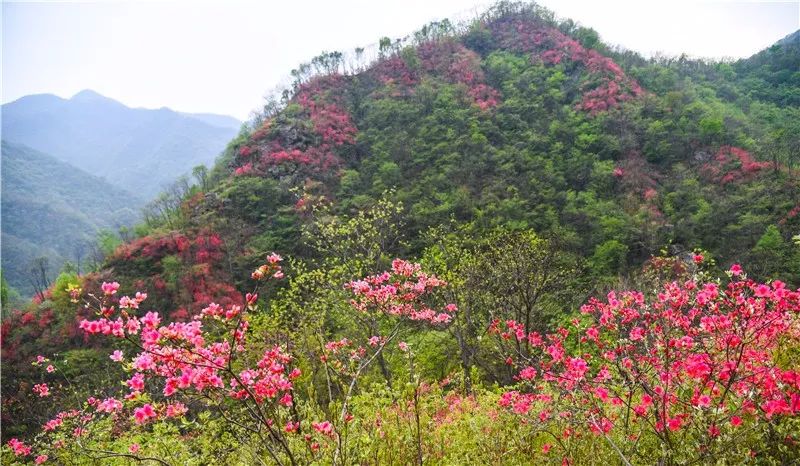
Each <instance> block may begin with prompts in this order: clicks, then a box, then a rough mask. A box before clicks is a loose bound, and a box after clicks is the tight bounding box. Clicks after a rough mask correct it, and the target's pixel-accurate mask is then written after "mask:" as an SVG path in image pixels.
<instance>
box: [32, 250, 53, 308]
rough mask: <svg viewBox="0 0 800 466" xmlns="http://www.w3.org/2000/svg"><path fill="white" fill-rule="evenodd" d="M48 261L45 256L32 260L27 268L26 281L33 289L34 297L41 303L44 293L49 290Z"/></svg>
mask: <svg viewBox="0 0 800 466" xmlns="http://www.w3.org/2000/svg"><path fill="white" fill-rule="evenodd" d="M51 274H52V270H50V259H49V258H47V257H46V256H42V257H37V258H36V259H34V260H32V261H31V263H30V265H29V267H28V281H29V282H30V284H31V286H32V287H33V291H34V293H35V296H37V297H38V298H39V299H40V300H41V301H44V299H45V291H47V289H48V288H50V276H51Z"/></svg>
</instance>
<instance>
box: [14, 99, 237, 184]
mask: <svg viewBox="0 0 800 466" xmlns="http://www.w3.org/2000/svg"><path fill="white" fill-rule="evenodd" d="M2 116H3V122H2V130H3V139H4V140H6V141H10V142H13V143H18V144H24V145H26V146H28V147H31V148H33V149H36V150H38V151H41V152H44V153H47V154H51V155H52V156H54V157H56V158H58V159H59V160H62V161H64V162H67V163H69V164H71V165H74V166H76V167H78V168H80V169H82V170H84V171H86V172H88V173H92V174H94V175H96V176H100V177H103V178H105V179H106V180H107V181H109V182H111V183H112V184H115V185H119V186H120V187H121V188H123V189H126V190H129V191H132V192H136V193H137V194H139V195H140V196H141V197H143V198H152V197H154V196H155V195H156V194H158V193H159V192H160V191H161V189H162V188H163V186H164V185H166V184H168V183H170V182H171V181H173V180H174V179H175V178H176V177H178V176H180V175H182V174H185V173H188V172H189V171H191V168H192V167H193V166H196V165H199V164H211V163H212V162H213V161H214V159H215V158H216V156H217V155H218V154H219V153H220V152H221V151H222V150H223V149H224V148H225V146H226V144H227V143H228V141H230V140H231V138H233V137H234V136H235V135H236V134H237V132H238V130H239V126H240V123H239V122H238V120H236V119H235V118H233V117H229V116H224V115H214V114H206V113H199V114H190V113H181V112H176V111H174V110H171V109H169V108H160V109H155V110H151V109H142V108H130V107H127V106H125V105H124V104H122V103H120V102H118V101H116V100H113V99H111V98H108V97H105V96H103V95H101V94H98V93H97V92H94V91H91V90H84V91H81V92H79V93H77V94H75V95H74V96H72V97H71V98H70V99H63V98H61V97H58V96H55V95H52V94H38V95H31V96H25V97H22V98H20V99H17V100H15V101H13V102H10V103H7V104H5V105H3V106H2Z"/></svg>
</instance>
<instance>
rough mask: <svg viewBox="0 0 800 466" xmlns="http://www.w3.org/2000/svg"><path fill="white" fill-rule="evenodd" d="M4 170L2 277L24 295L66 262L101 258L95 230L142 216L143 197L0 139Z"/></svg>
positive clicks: (88, 263)
mask: <svg viewBox="0 0 800 466" xmlns="http://www.w3.org/2000/svg"><path fill="white" fill-rule="evenodd" d="M2 174H3V180H2V214H3V215H2V222H3V239H2V257H3V278H4V279H5V280H6V281H7V282H8V283H9V285H11V286H12V287H14V288H15V289H16V290H18V291H19V292H20V293H21V294H23V295H24V296H27V297H31V296H34V295H35V294H36V293H37V290H38V291H39V292H44V291H45V290H46V289H47V288H48V287H49V283H48V280H52V279H53V278H54V277H55V276H56V275H57V273H58V271H59V270H60V269H61V267H62V266H63V265H64V263H65V262H66V261H70V262H71V263H72V264H73V265H74V266H76V267H80V266H81V265H83V266H85V268H91V266H93V265H97V264H98V263H100V262H102V260H103V253H102V251H95V250H93V249H94V247H95V244H96V243H97V234H98V232H100V231H101V230H104V229H106V230H109V231H113V232H116V231H117V230H118V229H119V228H120V227H130V226H132V225H134V224H135V223H136V222H137V221H138V220H140V215H139V209H140V208H141V207H142V206H143V205H144V201H143V200H142V199H141V198H139V197H137V196H136V195H134V194H131V193H129V192H126V191H124V190H122V189H120V188H119V187H115V186H112V185H111V184H109V183H107V182H106V181H105V180H102V179H100V178H98V177H96V176H93V175H91V174H89V173H86V172H85V171H83V170H80V169H78V168H76V167H74V166H72V165H69V164H67V163H64V162H61V161H59V160H57V159H55V158H53V157H51V156H49V155H47V154H43V153H41V152H38V151H36V150H33V149H31V148H29V147H25V146H21V145H17V144H11V143H7V142H6V141H3V150H2ZM40 258H45V262H42V261H40V263H37V259H40ZM32 269H33V270H32ZM42 269H43V270H42Z"/></svg>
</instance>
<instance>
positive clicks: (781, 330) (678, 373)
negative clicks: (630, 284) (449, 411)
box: [490, 265, 800, 462]
mask: <svg viewBox="0 0 800 466" xmlns="http://www.w3.org/2000/svg"><path fill="white" fill-rule="evenodd" d="M728 275H729V277H730V278H731V279H730V281H729V282H728V283H727V285H726V286H722V285H721V284H720V283H717V282H707V283H701V282H699V281H697V280H696V279H690V280H687V281H685V282H684V283H678V282H672V283H668V284H666V285H665V286H664V288H663V289H662V290H661V291H660V292H659V293H658V294H657V295H656V296H655V298H654V299H652V300H650V301H648V300H646V299H645V296H644V295H643V294H642V293H640V292H636V291H626V292H623V293H621V294H619V295H618V294H617V293H615V292H611V293H609V294H608V296H607V298H606V300H603V301H601V300H598V299H592V300H590V301H589V302H588V303H587V304H585V305H584V306H583V307H582V308H581V312H582V313H583V314H584V315H585V316H586V317H587V318H584V319H575V320H573V326H572V328H570V329H566V328H561V329H559V330H558V331H557V332H556V333H553V334H550V335H539V334H537V333H530V334H525V333H524V332H520V331H519V329H520V324H518V323H517V322H514V321H508V322H505V327H504V328H503V327H502V326H501V324H500V323H497V322H495V323H494V324H493V327H492V328H490V331H491V332H492V333H495V334H496V335H498V336H499V337H500V338H502V339H511V338H515V339H525V340H527V342H528V343H529V344H530V346H531V347H533V348H536V349H537V350H538V351H537V352H535V353H533V354H531V356H530V357H526V356H525V355H523V354H521V353H519V354H516V355H514V356H511V358H512V360H513V359H514V358H516V362H517V365H518V368H519V371H518V374H517V380H518V381H519V387H518V388H519V389H518V390H512V391H508V392H506V393H504V394H503V396H502V398H501V401H500V404H501V405H502V406H504V407H506V408H508V409H510V410H512V411H513V412H515V413H517V414H519V415H522V416H525V417H526V418H529V419H530V420H531V421H532V422H541V423H542V424H543V425H544V424H547V422H548V420H549V419H551V417H553V416H554V415H555V416H556V417H557V418H558V419H560V420H561V421H562V422H563V423H566V424H567V425H568V426H569V427H567V428H566V429H565V430H564V432H563V434H562V437H564V438H567V437H570V436H572V435H575V434H576V430H581V429H588V430H589V431H591V432H593V433H595V434H596V435H601V436H604V437H606V438H609V439H610V436H611V435H612V434H617V435H619V438H624V439H626V444H625V445H626V448H622V449H620V448H619V447H618V445H617V444H612V446H613V448H614V449H615V450H616V451H617V452H618V453H619V456H620V458H621V459H622V460H623V462H628V459H627V458H628V457H630V456H631V455H635V454H636V448H637V442H638V441H639V440H643V437H644V436H652V438H655V439H657V443H659V444H660V445H661V447H662V449H663V451H664V455H665V456H666V457H674V456H675V455H679V454H680V455H684V456H688V457H689V458H690V459H692V460H696V461H709V460H712V459H713V458H714V456H715V455H716V454H717V453H718V452H720V451H722V450H724V449H725V448H727V447H728V446H730V445H731V444H733V443H734V442H736V441H737V439H739V438H740V437H741V435H742V433H741V431H743V430H745V428H746V427H747V426H750V427H755V426H757V425H758V424H759V423H767V424H775V423H777V422H778V421H779V420H780V418H782V417H792V416H797V415H798V414H800V371H798V370H797V369H796V368H788V369H787V368H783V367H781V366H780V365H779V364H778V363H777V362H776V355H777V353H778V351H779V350H780V345H781V343H785V342H786V341H787V340H791V341H794V342H795V343H797V342H798V341H799V340H800V315H799V313H800V290H798V291H792V290H790V289H788V288H787V287H786V286H785V284H784V283H782V282H780V281H778V280H775V281H773V282H772V283H770V284H764V283H756V282H754V281H753V280H750V279H747V277H746V276H745V275H744V273H743V271H742V269H741V267H739V266H738V265H734V266H733V267H731V269H730V270H729V271H728ZM543 405H546V406H543ZM540 406H542V409H539V407H540ZM537 411H538V412H537ZM554 413H557V414H554ZM686 441H691V442H693V443H694V444H695V445H694V448H690V449H689V450H690V451H687V450H686V448H685V442H686ZM679 445H683V448H682V449H681V448H680V447H679ZM565 454H566V455H568V454H569V452H568V451H565ZM692 455H696V456H695V457H692Z"/></svg>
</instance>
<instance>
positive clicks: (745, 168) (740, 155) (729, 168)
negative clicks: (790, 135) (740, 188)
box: [702, 146, 771, 185]
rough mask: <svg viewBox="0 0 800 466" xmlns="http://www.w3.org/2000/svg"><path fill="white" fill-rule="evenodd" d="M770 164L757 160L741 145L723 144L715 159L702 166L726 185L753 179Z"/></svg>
mask: <svg viewBox="0 0 800 466" xmlns="http://www.w3.org/2000/svg"><path fill="white" fill-rule="evenodd" d="M770 165H771V164H770V163H769V162H758V161H756V160H755V159H754V158H753V156H752V155H751V154H750V153H749V152H747V151H746V150H744V149H741V148H739V147H732V146H722V147H720V148H719V150H718V151H717V154H716V155H715V156H714V159H713V160H711V161H710V162H708V163H706V164H705V165H704V166H703V167H702V171H703V173H704V174H705V175H706V176H707V177H709V178H710V179H712V180H714V181H716V182H718V183H719V184H722V185H725V184H728V183H735V182H738V181H744V180H749V179H752V178H753V177H755V176H756V175H757V174H758V173H759V172H760V171H762V170H764V169H766V168H769V167H770Z"/></svg>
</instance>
